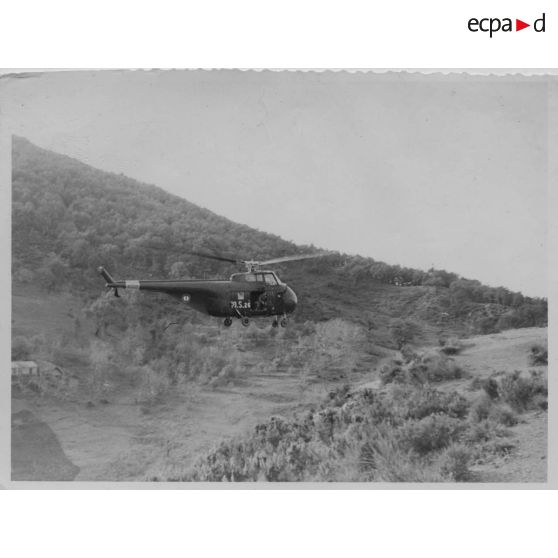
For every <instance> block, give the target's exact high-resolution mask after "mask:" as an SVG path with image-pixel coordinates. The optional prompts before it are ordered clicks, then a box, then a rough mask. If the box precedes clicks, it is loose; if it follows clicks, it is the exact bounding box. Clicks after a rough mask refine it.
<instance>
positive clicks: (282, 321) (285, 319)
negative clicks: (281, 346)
mask: <svg viewBox="0 0 558 558" xmlns="http://www.w3.org/2000/svg"><path fill="white" fill-rule="evenodd" d="M279 323H280V324H281V327H287V318H283V319H282V320H281V321H280V322H279Z"/></svg>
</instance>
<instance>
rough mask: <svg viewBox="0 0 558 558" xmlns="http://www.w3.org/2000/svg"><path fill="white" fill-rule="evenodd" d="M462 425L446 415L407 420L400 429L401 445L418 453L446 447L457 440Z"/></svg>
mask: <svg viewBox="0 0 558 558" xmlns="http://www.w3.org/2000/svg"><path fill="white" fill-rule="evenodd" d="M462 430H463V425H462V423H461V421H460V420H459V419H454V418H451V417H448V416H446V415H430V416H427V417H425V418H423V419H421V420H419V421H415V422H407V423H405V424H404V425H403V427H402V428H401V429H400V432H399V434H400V436H401V441H402V444H403V447H408V448H409V449H411V450H413V451H414V452H416V453H418V454H419V455H426V454H427V453H430V452H432V451H436V450H440V449H443V448H445V447H447V446H448V445H449V444H450V443H451V442H454V441H457V438H458V436H459V433H460V432H461V431H462Z"/></svg>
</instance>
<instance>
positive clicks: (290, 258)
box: [259, 252, 332, 265]
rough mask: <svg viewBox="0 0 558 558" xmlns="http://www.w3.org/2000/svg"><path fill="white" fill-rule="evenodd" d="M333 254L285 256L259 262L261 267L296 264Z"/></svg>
mask: <svg viewBox="0 0 558 558" xmlns="http://www.w3.org/2000/svg"><path fill="white" fill-rule="evenodd" d="M331 254H332V252H320V253H319V254H300V255H298V256H284V257H282V258H274V259H272V260H265V262H259V264H260V265H269V264H274V263H281V262H294V261H296V260H308V259H310V258H321V257H322V256H329V255H331Z"/></svg>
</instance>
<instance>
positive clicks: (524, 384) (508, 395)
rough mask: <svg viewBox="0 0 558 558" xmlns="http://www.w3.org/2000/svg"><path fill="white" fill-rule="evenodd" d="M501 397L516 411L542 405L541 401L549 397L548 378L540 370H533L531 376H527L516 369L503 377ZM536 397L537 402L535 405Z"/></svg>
mask: <svg viewBox="0 0 558 558" xmlns="http://www.w3.org/2000/svg"><path fill="white" fill-rule="evenodd" d="M500 397H501V398H502V400H503V401H505V402H506V403H509V404H510V406H511V407H512V408H513V409H514V410H516V411H524V410H526V409H529V408H532V407H533V406H536V407H540V402H541V401H544V400H545V399H546V398H547V397H548V384H547V380H546V378H545V377H543V375H542V373H540V372H536V371H531V374H530V376H529V377H525V376H522V375H521V373H520V372H519V371H518V370H516V371H515V372H513V373H512V374H506V375H505V376H503V377H502V379H501V381H500ZM535 398H536V402H535V404H534V405H533V400H534V399H535Z"/></svg>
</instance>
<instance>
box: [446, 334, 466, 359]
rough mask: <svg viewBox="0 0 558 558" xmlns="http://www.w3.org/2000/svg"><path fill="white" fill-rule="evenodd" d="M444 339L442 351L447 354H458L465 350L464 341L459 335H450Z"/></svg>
mask: <svg viewBox="0 0 558 558" xmlns="http://www.w3.org/2000/svg"><path fill="white" fill-rule="evenodd" d="M443 341H444V342H443V344H442V347H441V349H440V352H442V353H444V354H445V355H457V354H459V353H460V352H461V351H462V350H463V343H461V341H460V340H459V339H458V338H457V337H450V338H449V339H446V340H443Z"/></svg>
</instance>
